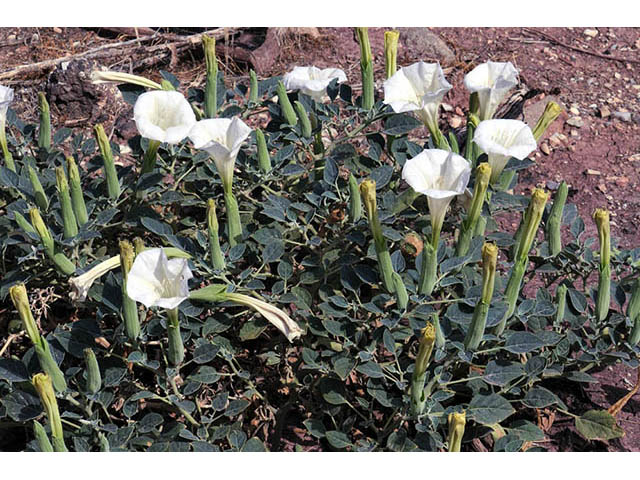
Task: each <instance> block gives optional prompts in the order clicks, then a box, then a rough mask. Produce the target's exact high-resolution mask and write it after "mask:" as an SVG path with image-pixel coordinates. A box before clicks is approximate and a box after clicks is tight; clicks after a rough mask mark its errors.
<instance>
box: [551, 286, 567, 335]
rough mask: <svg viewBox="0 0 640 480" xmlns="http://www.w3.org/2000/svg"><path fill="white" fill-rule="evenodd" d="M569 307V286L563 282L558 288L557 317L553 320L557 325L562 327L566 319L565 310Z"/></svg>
mask: <svg viewBox="0 0 640 480" xmlns="http://www.w3.org/2000/svg"><path fill="white" fill-rule="evenodd" d="M566 308H567V286H566V285H565V284H564V283H562V284H560V285H558V288H557V289H556V317H555V321H554V322H553V323H554V325H555V326H556V327H560V326H561V324H562V322H563V320H564V312H565V310H566Z"/></svg>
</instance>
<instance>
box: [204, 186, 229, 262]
mask: <svg viewBox="0 0 640 480" xmlns="http://www.w3.org/2000/svg"><path fill="white" fill-rule="evenodd" d="M207 230H208V232H209V251H210V252H211V266H212V267H213V269H214V270H220V271H221V270H224V267H225V265H224V255H223V254H222V249H221V248H220V235H219V228H218V217H217V216H216V202H215V200H214V199H213V198H210V199H209V200H207Z"/></svg>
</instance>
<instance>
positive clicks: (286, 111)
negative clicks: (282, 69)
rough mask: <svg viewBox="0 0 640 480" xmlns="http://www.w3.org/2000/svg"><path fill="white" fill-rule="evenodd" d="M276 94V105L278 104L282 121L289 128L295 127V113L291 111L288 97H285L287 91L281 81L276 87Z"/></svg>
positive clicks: (296, 121)
mask: <svg viewBox="0 0 640 480" xmlns="http://www.w3.org/2000/svg"><path fill="white" fill-rule="evenodd" d="M276 93H277V95H278V104H280V110H282V116H283V117H284V120H285V121H286V122H287V123H288V124H289V125H291V126H295V125H297V124H298V117H297V116H296V112H295V111H294V110H293V106H292V105H291V101H290V100H289V97H288V96H287V89H286V87H285V86H284V83H282V82H281V81H279V82H278V85H277V86H276Z"/></svg>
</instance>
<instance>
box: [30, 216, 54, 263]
mask: <svg viewBox="0 0 640 480" xmlns="http://www.w3.org/2000/svg"><path fill="white" fill-rule="evenodd" d="M29 217H30V219H31V225H33V227H34V228H35V229H36V232H38V236H39V237H40V242H41V243H42V246H43V247H44V250H45V252H47V254H48V255H50V256H52V255H53V254H54V243H53V237H52V236H51V232H50V231H49V229H48V228H47V226H46V225H45V223H44V221H43V220H42V217H41V216H40V210H38V209H37V208H32V209H31V210H29Z"/></svg>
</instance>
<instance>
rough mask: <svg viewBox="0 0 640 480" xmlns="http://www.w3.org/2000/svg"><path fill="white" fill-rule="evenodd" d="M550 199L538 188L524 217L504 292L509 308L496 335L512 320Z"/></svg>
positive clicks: (497, 328)
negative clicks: (531, 251) (530, 256)
mask: <svg viewBox="0 0 640 480" xmlns="http://www.w3.org/2000/svg"><path fill="white" fill-rule="evenodd" d="M548 198H549V195H548V194H547V193H545V192H544V191H543V190H541V189H539V188H536V189H535V190H534V191H533V194H532V195H531V201H530V202H529V208H528V209H527V212H526V214H525V217H524V223H523V229H522V235H521V237H520V241H519V245H518V248H517V252H516V255H515V259H514V264H513V268H512V270H511V274H510V275H509V280H508V282H507V288H506V289H505V292H504V295H505V301H506V302H507V305H508V308H507V311H506V312H505V314H504V316H503V317H502V320H500V323H499V324H498V325H497V326H496V329H495V334H496V335H502V332H503V331H504V329H505V327H506V325H507V320H509V319H510V318H511V316H512V315H513V312H514V311H515V309H516V303H517V301H518V296H519V294H520V287H521V286H522V279H523V278H524V274H525V273H526V270H527V266H528V264H529V250H531V247H532V245H533V241H534V240H535V237H536V234H537V232H538V227H539V226H540V220H541V219H542V213H543V212H544V207H545V205H546V203H547V199H548Z"/></svg>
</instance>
